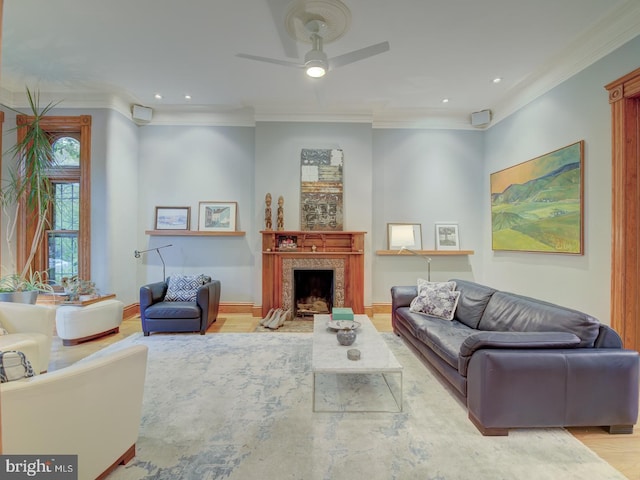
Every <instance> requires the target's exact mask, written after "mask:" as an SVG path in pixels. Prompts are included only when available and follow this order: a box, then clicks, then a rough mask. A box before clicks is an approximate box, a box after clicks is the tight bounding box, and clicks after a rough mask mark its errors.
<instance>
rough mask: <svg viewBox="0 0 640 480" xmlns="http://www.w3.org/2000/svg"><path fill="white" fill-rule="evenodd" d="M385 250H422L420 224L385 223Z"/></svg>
mask: <svg viewBox="0 0 640 480" xmlns="http://www.w3.org/2000/svg"><path fill="white" fill-rule="evenodd" d="M387 244H388V248H387V250H400V249H401V248H403V247H404V248H406V249H408V250H422V225H421V224H420V223H387Z"/></svg>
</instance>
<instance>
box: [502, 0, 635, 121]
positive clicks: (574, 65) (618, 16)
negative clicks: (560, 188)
mask: <svg viewBox="0 0 640 480" xmlns="http://www.w3.org/2000/svg"><path fill="white" fill-rule="evenodd" d="M638 35H640V2H638V1H635V0H630V1H628V2H626V3H625V4H623V5H622V6H620V7H619V8H617V9H615V10H614V11H613V12H611V13H610V14H609V15H607V16H605V17H604V18H603V19H602V20H600V22H598V24H597V25H595V26H594V27H592V28H590V29H588V30H586V31H585V32H584V33H583V34H582V35H581V36H580V37H579V38H577V39H576V40H575V41H574V42H573V43H571V44H570V45H569V46H568V47H567V48H565V49H564V50H563V51H562V52H560V53H559V54H558V55H556V56H555V57H554V58H552V59H551V60H550V61H549V62H547V63H546V64H545V65H544V66H543V67H542V68H540V69H539V70H538V71H537V72H536V73H535V74H533V75H531V76H529V77H527V78H525V79H524V80H523V81H522V82H520V83H519V84H518V85H516V86H515V87H513V89H512V90H513V94H512V95H510V96H508V97H506V98H505V99H504V100H503V101H501V102H499V103H498V104H496V105H494V106H493V107H491V110H492V112H493V121H492V125H495V124H496V123H498V122H500V121H501V120H503V119H505V118H507V117H508V116H510V115H512V114H513V113H515V112H516V111H518V110H519V109H521V108H522V107H524V106H525V105H527V104H528V103H530V102H532V101H533V100H535V99H536V98H538V97H540V96H542V95H543V94H545V93H547V92H548V91H549V90H551V89H553V88H554V87H556V86H558V85H560V84H561V83H562V82H564V81H565V80H568V79H569V78H571V77H572V76H574V75H576V74H577V73H579V72H581V71H582V70H584V69H585V68H587V67H589V66H590V65H593V64H594V63H595V62H597V61H598V60H600V59H601V58H603V57H604V56H606V55H608V54H609V53H611V52H613V51H614V50H616V49H617V48H620V47H621V46H623V45H624V44H625V43H627V42H629V41H630V40H632V39H634V38H635V37H637V36H638Z"/></svg>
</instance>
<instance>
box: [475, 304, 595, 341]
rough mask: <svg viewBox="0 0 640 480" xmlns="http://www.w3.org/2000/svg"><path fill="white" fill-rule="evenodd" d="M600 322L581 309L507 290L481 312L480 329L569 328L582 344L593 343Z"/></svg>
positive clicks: (514, 330) (518, 330)
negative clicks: (573, 308)
mask: <svg viewBox="0 0 640 480" xmlns="http://www.w3.org/2000/svg"><path fill="white" fill-rule="evenodd" d="M599 325H600V324H599V322H598V321H597V320H596V319H595V318H593V317H591V316H590V315H587V314H585V313H582V312H578V311H577V310H572V309H569V308H565V307H560V306H558V305H554V304H551V303H547V302H542V301H540V300H536V299H533V298H529V297H523V296H520V295H514V294H512V293H506V292H495V293H494V294H493V295H492V296H491V300H490V301H489V303H488V304H487V307H486V309H485V311H484V314H483V315H482V318H481V320H480V323H479V324H478V329H479V330H489V331H501V332H569V333H573V334H574V335H576V336H577V337H578V338H580V347H593V346H594V342H595V339H596V337H597V336H598V332H599Z"/></svg>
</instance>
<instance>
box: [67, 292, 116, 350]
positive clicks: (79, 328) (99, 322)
mask: <svg viewBox="0 0 640 480" xmlns="http://www.w3.org/2000/svg"><path fill="white" fill-rule="evenodd" d="M123 308H124V304H123V303H122V302H121V301H119V300H113V299H110V300H102V301H101V302H96V303H92V304H90V305H87V306H85V307H81V306H75V305H61V306H59V307H58V308H57V310H56V331H57V332H58V336H59V337H60V338H61V339H62V344H63V345H67V346H68V345H77V344H78V343H82V342H86V341H87V340H93V339H94V338H98V337H102V336H103V335H109V334H111V333H118V332H119V331H120V324H121V323H122V310H123Z"/></svg>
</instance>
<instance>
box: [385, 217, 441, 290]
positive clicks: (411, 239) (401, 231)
mask: <svg viewBox="0 0 640 480" xmlns="http://www.w3.org/2000/svg"><path fill="white" fill-rule="evenodd" d="M389 243H390V244H391V245H390V246H393V247H400V250H399V251H398V253H402V251H403V250H406V251H407V252H409V253H411V254H412V255H416V256H418V257H422V258H424V259H425V260H426V261H427V280H428V281H429V282H430V281H431V257H427V256H426V255H422V254H421V253H420V252H417V251H415V250H412V249H410V248H408V247H409V246H413V245H415V244H416V237H415V232H414V226H413V225H394V226H393V229H391V235H390V238H389Z"/></svg>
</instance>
